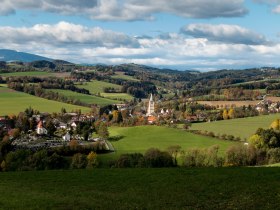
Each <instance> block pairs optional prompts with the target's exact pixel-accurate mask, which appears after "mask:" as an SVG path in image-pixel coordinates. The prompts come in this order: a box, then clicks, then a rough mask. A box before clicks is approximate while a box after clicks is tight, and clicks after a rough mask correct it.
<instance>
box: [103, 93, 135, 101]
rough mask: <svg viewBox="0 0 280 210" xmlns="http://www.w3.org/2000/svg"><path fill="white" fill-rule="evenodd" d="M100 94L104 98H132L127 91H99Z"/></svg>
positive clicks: (128, 99)
mask: <svg viewBox="0 0 280 210" xmlns="http://www.w3.org/2000/svg"><path fill="white" fill-rule="evenodd" d="M101 96H103V97H105V98H110V99H121V100H126V101H131V100H132V99H133V96H131V95H129V94H127V93H101Z"/></svg>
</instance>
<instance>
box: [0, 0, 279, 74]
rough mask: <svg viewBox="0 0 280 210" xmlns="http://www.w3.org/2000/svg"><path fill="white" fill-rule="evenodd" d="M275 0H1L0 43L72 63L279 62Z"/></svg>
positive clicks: (213, 65)
mask: <svg viewBox="0 0 280 210" xmlns="http://www.w3.org/2000/svg"><path fill="white" fill-rule="evenodd" d="M279 26H280V0H197V1H193V0H174V1H170V0H157V1H150V0H141V1H138V0H80V1H76V0H61V1H55V0H3V3H1V8H0V32H1V33H0V48H5V49H13V50H18V51H24V52H29V53H35V54H39V55H42V56H48V57H51V58H56V59H65V60H68V61H72V62H75V63H93V64H94V63H104V64H120V63H138V64H144V65H152V66H158V67H162V68H173V69H180V70H184V69H197V70H201V71H207V70H215V69H223V68H226V69H238V68H250V67H261V66H276V67H278V66H280V60H279V56H280V36H279V34H280V27H279Z"/></svg>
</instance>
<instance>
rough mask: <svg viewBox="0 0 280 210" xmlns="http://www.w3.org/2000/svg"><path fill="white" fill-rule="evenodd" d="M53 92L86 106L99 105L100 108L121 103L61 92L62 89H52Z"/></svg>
mask: <svg viewBox="0 0 280 210" xmlns="http://www.w3.org/2000/svg"><path fill="white" fill-rule="evenodd" d="M52 91H53V92H57V93H59V94H62V95H64V96H66V97H69V98H73V99H75V100H80V101H81V102H83V103H86V104H97V105H100V106H104V105H109V104H117V103H120V102H119V101H117V100H111V99H107V98H102V97H97V96H94V95H87V94H82V93H77V92H73V91H71V90H60V89H52Z"/></svg>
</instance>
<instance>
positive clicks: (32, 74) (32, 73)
mask: <svg viewBox="0 0 280 210" xmlns="http://www.w3.org/2000/svg"><path fill="white" fill-rule="evenodd" d="M0 76H3V77H16V76H17V77H23V76H30V77H38V76H52V73H50V72H45V71H25V72H13V73H0Z"/></svg>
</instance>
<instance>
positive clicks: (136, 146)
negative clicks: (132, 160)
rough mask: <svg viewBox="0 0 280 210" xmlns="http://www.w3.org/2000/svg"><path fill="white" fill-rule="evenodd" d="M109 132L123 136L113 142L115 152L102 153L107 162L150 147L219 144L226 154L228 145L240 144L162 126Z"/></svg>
mask: <svg viewBox="0 0 280 210" xmlns="http://www.w3.org/2000/svg"><path fill="white" fill-rule="evenodd" d="M109 133H110V136H111V137H112V136H121V137H122V138H121V139H120V140H118V141H112V142H111V143H112V145H113V147H114V149H115V152H114V153H109V154H104V155H100V159H101V160H103V161H105V162H106V161H108V160H113V159H116V158H118V157H119V156H120V155H121V154H126V153H136V152H137V153H138V152H140V153H145V152H146V151H147V150H148V149H150V148H158V149H161V150H166V149H167V148H168V147H169V146H173V145H180V146H181V147H182V149H183V150H186V149H190V148H207V147H210V146H213V145H219V148H220V150H219V151H220V154H224V152H225V151H226V149H227V148H228V147H230V146H232V145H235V144H238V143H237V142H232V141H225V140H219V139H215V138H211V137H206V136H201V135H195V134H192V133H190V132H186V131H183V130H180V129H174V128H168V127H160V126H137V127H110V129H109Z"/></svg>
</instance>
